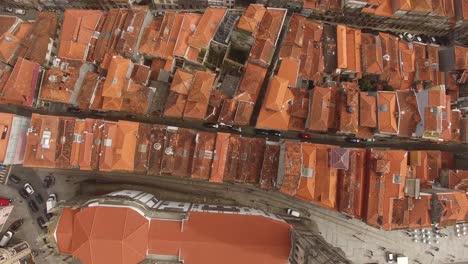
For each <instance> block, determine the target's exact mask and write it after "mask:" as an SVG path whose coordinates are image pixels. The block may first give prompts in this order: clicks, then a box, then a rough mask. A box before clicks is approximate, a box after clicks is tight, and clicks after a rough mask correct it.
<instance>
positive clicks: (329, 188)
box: [314, 146, 338, 210]
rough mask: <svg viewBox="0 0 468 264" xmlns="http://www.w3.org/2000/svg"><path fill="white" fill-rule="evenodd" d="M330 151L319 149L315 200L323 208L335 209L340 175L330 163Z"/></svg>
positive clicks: (323, 147) (324, 148)
mask: <svg viewBox="0 0 468 264" xmlns="http://www.w3.org/2000/svg"><path fill="white" fill-rule="evenodd" d="M329 151H330V150H329V148H328V147H325V146H322V147H318V148H317V170H316V174H315V176H316V179H315V185H316V187H315V189H316V191H315V197H314V200H315V202H317V203H318V204H319V205H321V206H324V207H327V208H333V209H335V208H336V188H337V182H338V175H337V170H336V169H335V168H332V167H331V166H330V164H329V162H328V155H329ZM335 210H336V209H335Z"/></svg>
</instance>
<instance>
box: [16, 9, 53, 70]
mask: <svg viewBox="0 0 468 264" xmlns="http://www.w3.org/2000/svg"><path fill="white" fill-rule="evenodd" d="M56 31H57V16H56V15H55V14H54V13H51V12H39V13H38V14H37V17H36V20H35V21H34V23H33V24H32V27H31V30H30V32H29V34H27V36H26V37H25V38H24V39H23V41H22V42H21V43H20V45H19V47H18V49H17V50H16V56H17V57H22V58H25V59H28V60H31V61H34V62H37V63H39V64H40V65H46V64H47V63H48V58H49V57H50V52H51V50H49V45H52V42H53V40H54V39H55V34H56Z"/></svg>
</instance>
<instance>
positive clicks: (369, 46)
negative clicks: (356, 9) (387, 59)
mask: <svg viewBox="0 0 468 264" xmlns="http://www.w3.org/2000/svg"><path fill="white" fill-rule="evenodd" d="M381 43H382V41H381V40H380V36H379V35H373V34H370V33H364V34H362V70H363V73H367V74H378V75H380V74H382V73H383V55H382V44H381Z"/></svg>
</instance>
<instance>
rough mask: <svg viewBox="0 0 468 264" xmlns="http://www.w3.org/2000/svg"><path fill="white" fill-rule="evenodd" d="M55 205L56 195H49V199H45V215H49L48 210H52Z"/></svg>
mask: <svg viewBox="0 0 468 264" xmlns="http://www.w3.org/2000/svg"><path fill="white" fill-rule="evenodd" d="M56 205H57V195H56V194H55V193H52V194H50V195H49V198H47V202H46V209H47V213H50V210H52V208H54V207H55V206H56Z"/></svg>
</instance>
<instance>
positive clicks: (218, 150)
mask: <svg viewBox="0 0 468 264" xmlns="http://www.w3.org/2000/svg"><path fill="white" fill-rule="evenodd" d="M229 138H230V134H227V133H219V132H218V133H216V143H215V150H214V156H213V164H212V165H211V172H210V182H216V183H222V182H223V178H224V171H225V166H226V160H227V154H228V148H229Z"/></svg>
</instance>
